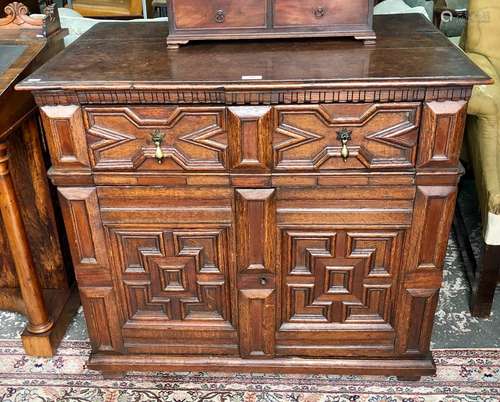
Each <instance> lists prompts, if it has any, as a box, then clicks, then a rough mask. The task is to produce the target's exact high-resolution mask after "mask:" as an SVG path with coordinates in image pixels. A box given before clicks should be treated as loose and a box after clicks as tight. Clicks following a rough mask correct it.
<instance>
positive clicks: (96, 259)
mask: <svg viewBox="0 0 500 402" xmlns="http://www.w3.org/2000/svg"><path fill="white" fill-rule="evenodd" d="M58 191H59V200H60V203H61V208H62V214H63V218H64V223H65V226H66V233H67V236H68V241H69V243H70V249H71V255H72V259H73V265H74V267H75V272H76V277H77V280H78V282H79V284H80V285H81V286H87V285H88V284H92V285H105V284H110V283H111V275H110V272H109V269H108V262H107V261H108V256H107V252H108V250H107V249H106V246H105V237H104V232H103V227H102V222H101V217H100V213H99V202H98V199H97V192H96V189H95V188H94V187H60V188H59V189H58Z"/></svg>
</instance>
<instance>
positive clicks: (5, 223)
mask: <svg viewBox="0 0 500 402" xmlns="http://www.w3.org/2000/svg"><path fill="white" fill-rule="evenodd" d="M5 11H6V14H7V16H6V17H5V18H4V19H0V53H1V54H2V58H1V62H0V63H1V66H0V210H1V229H0V308H1V309H8V310H14V311H18V312H20V313H22V314H24V315H25V316H26V318H27V319H28V324H27V327H26V330H25V331H24V332H23V334H22V340H23V344H24V347H25V350H26V352H27V353H28V354H30V355H38V356H51V355H52V354H53V353H54V351H55V348H56V346H57V344H58V343H59V341H60V339H61V338H62V336H63V335H64V332H65V329H66V327H67V325H68V324H69V321H70V320H71V318H72V314H73V313H74V312H75V311H76V308H77V307H78V304H79V303H78V295H77V294H76V291H75V292H73V297H72V298H70V296H71V290H72V288H71V286H70V284H71V276H70V275H68V270H67V268H69V267H67V266H66V264H65V262H64V258H63V254H62V252H61V247H60V238H59V231H58V227H57V226H58V225H57V222H56V213H55V211H54V208H53V205H52V196H51V193H50V189H49V185H48V181H47V179H46V167H45V161H44V156H43V153H42V145H41V143H40V128H39V122H38V113H37V108H36V104H35V102H34V100H33V97H32V96H31V95H30V94H28V93H20V92H15V91H14V86H15V84H16V83H17V82H19V81H20V80H22V79H23V78H25V77H26V76H27V75H28V74H30V73H32V72H33V71H34V70H35V69H36V68H37V67H39V66H40V65H41V64H42V63H43V62H45V61H47V60H48V59H50V58H51V57H52V56H54V55H55V54H57V53H58V52H59V51H60V50H62V49H63V47H64V43H63V40H62V39H63V36H64V35H63V32H60V31H59V32H57V30H54V29H52V27H53V26H54V24H56V25H57V21H56V20H57V15H54V14H50V12H48V14H47V15H48V16H47V19H49V18H50V19H52V18H54V20H51V21H42V20H41V19H33V18H31V17H29V16H28V10H27V8H26V7H25V6H24V5H23V4H21V3H12V4H10V5H8V6H7V7H6V10H5ZM52 31H53V32H54V33H53V35H52V36H51V37H50V38H44V34H45V33H46V32H52Z"/></svg>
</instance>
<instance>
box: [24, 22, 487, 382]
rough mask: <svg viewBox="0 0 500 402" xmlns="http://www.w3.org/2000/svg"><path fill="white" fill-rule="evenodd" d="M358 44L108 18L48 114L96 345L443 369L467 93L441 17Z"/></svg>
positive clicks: (275, 364) (63, 62) (402, 371)
mask: <svg viewBox="0 0 500 402" xmlns="http://www.w3.org/2000/svg"><path fill="white" fill-rule="evenodd" d="M374 22H375V28H376V32H377V35H378V40H377V45H376V46H373V47H366V46H363V44H362V43H360V42H358V41H354V40H340V41H336V40H324V39H309V40H297V41H293V40H288V41H273V42H266V41H257V42H244V43H240V42H235V41H230V42H217V43H197V44H193V45H191V44H190V45H189V46H185V47H181V48H180V49H179V50H178V51H176V52H168V51H166V50H165V45H164V41H163V39H164V37H165V35H166V27H164V26H163V25H162V24H155V23H148V24H136V25H135V27H136V29H135V30H134V31H133V32H131V31H130V28H129V25H127V24H126V23H123V24H122V23H117V24H106V23H104V24H100V25H97V26H96V27H95V28H93V30H92V31H90V32H88V33H87V34H85V35H84V36H83V37H82V38H81V39H80V40H79V41H78V42H77V43H75V44H73V45H72V46H71V47H69V48H68V49H67V50H66V51H64V52H63V53H61V54H60V55H59V56H58V57H56V58H55V59H53V61H52V62H50V63H48V64H47V65H45V66H44V67H42V68H41V69H40V70H38V71H37V72H36V73H35V74H33V75H32V76H31V77H30V78H28V79H27V80H25V81H24V82H23V83H22V84H21V85H20V86H18V89H23V90H32V91H33V93H34V95H35V98H36V100H37V102H38V104H39V106H40V108H41V111H42V115H43V121H44V126H45V130H46V133H47V141H48V145H49V148H50V153H51V158H52V168H51V169H50V172H49V175H50V178H51V179H52V181H53V182H54V184H55V185H56V186H57V188H58V192H59V196H60V200H61V203H62V206H63V212H64V220H65V225H66V230H67V233H68V236H69V239H70V244H71V248H72V256H73V262H74V265H75V267H76V276H77V280H78V284H79V289H80V293H81V298H82V303H83V306H84V311H85V317H86V321H87V325H88V329H89V333H90V338H91V341H92V346H93V353H92V356H91V358H90V363H89V366H90V367H92V368H95V369H99V370H102V371H103V372H105V373H107V374H110V373H120V372H123V371H126V370H131V369H133V370H180V371H185V370H229V371H238V370H241V371H260V372H271V371H277V372H315V373H319V372H330V373H350V374H355V373H358V374H386V375H394V374H395V375H399V376H401V377H403V378H418V377H419V376H421V375H428V374H432V373H434V370H435V368H434V364H433V361H432V357H431V354H430V351H429V344H430V336H431V331H432V323H433V315H434V311H435V308H436V303H437V300H438V294H439V289H440V286H441V280H442V267H443V259H444V255H445V250H446V244H447V240H448V234H449V229H450V223H451V220H452V215H453V209H454V203H455V196H456V188H457V180H458V177H459V174H460V170H459V161H458V155H459V150H460V146H461V142H462V135H463V129H464V121H465V117H466V109H467V100H468V98H469V96H470V94H471V88H472V86H473V84H475V83H487V82H489V78H488V77H487V76H486V75H484V73H483V72H482V71H481V70H479V69H478V68H476V67H475V66H474V65H472V64H471V63H470V62H469V61H468V59H467V58H466V57H465V56H464V55H463V54H462V53H461V52H460V51H459V50H457V49H456V48H455V47H454V46H453V45H452V44H450V43H449V42H448V41H447V39H446V38H445V37H444V36H443V35H441V34H440V33H439V32H438V31H436V30H435V29H434V28H433V26H432V25H431V24H429V23H428V22H427V21H426V20H424V19H423V18H422V17H420V16H415V15H413V16H386V17H377V18H376V19H375V21H374Z"/></svg>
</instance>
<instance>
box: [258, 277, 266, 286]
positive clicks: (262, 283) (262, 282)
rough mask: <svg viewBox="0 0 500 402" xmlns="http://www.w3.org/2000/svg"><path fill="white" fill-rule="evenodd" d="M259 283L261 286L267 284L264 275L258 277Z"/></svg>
mask: <svg viewBox="0 0 500 402" xmlns="http://www.w3.org/2000/svg"><path fill="white" fill-rule="evenodd" d="M260 284H261V285H262V286H266V285H267V279H266V278H264V277H262V278H260Z"/></svg>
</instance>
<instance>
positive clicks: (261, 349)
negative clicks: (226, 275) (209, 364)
mask: <svg viewBox="0 0 500 402" xmlns="http://www.w3.org/2000/svg"><path fill="white" fill-rule="evenodd" d="M275 194H276V190H275V189H236V247H237V250H236V255H237V259H236V260H237V269H238V280H237V285H238V305H239V306H238V307H239V331H240V334H239V339H240V355H241V356H242V357H246V358H259V357H260V358H270V357H273V356H274V348H275V330H276V277H275V275H276V268H275V265H276V256H275V250H276V244H275V243H276V207H275Z"/></svg>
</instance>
